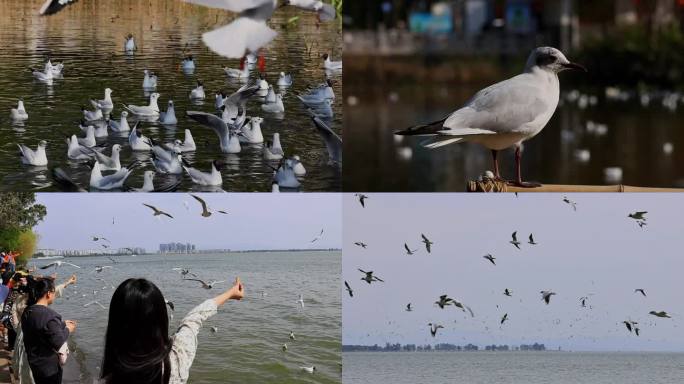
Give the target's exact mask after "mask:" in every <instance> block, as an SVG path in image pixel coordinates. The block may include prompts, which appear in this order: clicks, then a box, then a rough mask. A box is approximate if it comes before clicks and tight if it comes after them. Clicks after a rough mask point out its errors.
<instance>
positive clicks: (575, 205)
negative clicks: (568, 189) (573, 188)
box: [563, 196, 577, 211]
mask: <svg viewBox="0 0 684 384" xmlns="http://www.w3.org/2000/svg"><path fill="white" fill-rule="evenodd" d="M563 202H564V203H566V204H568V205H570V206H571V207H572V210H573V211H577V203H575V202H574V201H572V200H570V199H568V197H567V196H563Z"/></svg>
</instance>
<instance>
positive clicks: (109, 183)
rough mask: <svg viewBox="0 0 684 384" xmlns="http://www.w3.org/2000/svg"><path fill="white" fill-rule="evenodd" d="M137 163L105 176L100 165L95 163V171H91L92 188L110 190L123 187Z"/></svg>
mask: <svg viewBox="0 0 684 384" xmlns="http://www.w3.org/2000/svg"><path fill="white" fill-rule="evenodd" d="M135 166H136V163H133V165H131V166H128V167H121V169H119V170H118V171H116V172H114V173H112V174H110V175H106V176H103V175H102V171H101V168H100V163H99V162H98V161H95V164H94V165H93V169H92V170H91V171H90V186H91V187H92V188H96V189H100V190H110V189H116V188H121V187H123V184H124V182H125V181H126V179H127V178H128V176H130V175H131V173H133V168H135Z"/></svg>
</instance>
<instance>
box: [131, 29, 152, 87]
mask: <svg viewBox="0 0 684 384" xmlns="http://www.w3.org/2000/svg"><path fill="white" fill-rule="evenodd" d="M128 36H129V37H130V38H131V39H133V36H131V35H128ZM143 73H144V74H145V77H143V84H142V87H143V89H144V90H153V89H155V88H157V75H155V74H154V72H151V71H149V70H147V69H145V70H144V71H143Z"/></svg>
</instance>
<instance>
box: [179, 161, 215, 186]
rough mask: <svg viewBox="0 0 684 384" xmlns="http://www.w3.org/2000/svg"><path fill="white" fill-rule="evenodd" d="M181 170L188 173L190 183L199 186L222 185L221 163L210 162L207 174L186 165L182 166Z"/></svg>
mask: <svg viewBox="0 0 684 384" xmlns="http://www.w3.org/2000/svg"><path fill="white" fill-rule="evenodd" d="M183 169H185V172H187V173H188V176H190V179H192V182H193V183H195V184H199V185H208V186H220V185H223V178H222V177H221V162H219V161H218V160H214V161H212V162H211V170H210V171H209V172H202V171H200V170H199V169H197V168H193V167H191V166H190V164H188V163H184V164H183Z"/></svg>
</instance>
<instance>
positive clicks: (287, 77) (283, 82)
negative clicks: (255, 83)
mask: <svg viewBox="0 0 684 384" xmlns="http://www.w3.org/2000/svg"><path fill="white" fill-rule="evenodd" d="M277 84H278V86H279V87H289V86H291V85H292V75H291V74H289V73H288V74H285V72H280V77H278V82H277Z"/></svg>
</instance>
